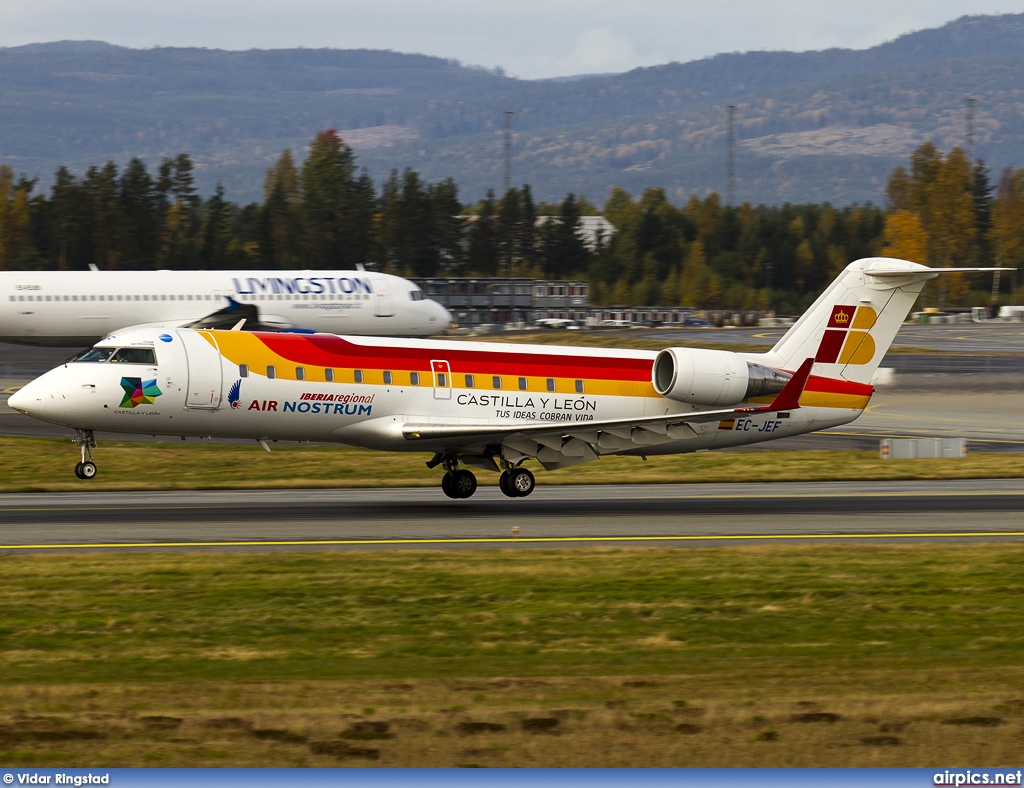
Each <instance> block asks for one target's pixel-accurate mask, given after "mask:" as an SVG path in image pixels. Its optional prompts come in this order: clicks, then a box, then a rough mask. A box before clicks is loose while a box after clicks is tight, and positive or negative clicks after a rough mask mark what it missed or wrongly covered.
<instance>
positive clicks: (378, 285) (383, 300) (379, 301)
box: [371, 278, 395, 317]
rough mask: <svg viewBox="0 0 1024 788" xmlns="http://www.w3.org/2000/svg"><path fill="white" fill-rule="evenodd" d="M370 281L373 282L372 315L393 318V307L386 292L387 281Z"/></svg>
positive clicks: (375, 279)
mask: <svg viewBox="0 0 1024 788" xmlns="http://www.w3.org/2000/svg"><path fill="white" fill-rule="evenodd" d="M371 281H372V282H373V314H374V315H376V316H377V317H393V316H394V314H395V305H394V303H392V298H391V294H390V293H389V292H388V283H387V280H386V279H377V278H374V279H372V280H371Z"/></svg>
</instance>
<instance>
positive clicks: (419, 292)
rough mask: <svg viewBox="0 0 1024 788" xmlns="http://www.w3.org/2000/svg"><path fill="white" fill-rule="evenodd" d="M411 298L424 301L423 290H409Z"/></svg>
mask: <svg viewBox="0 0 1024 788" xmlns="http://www.w3.org/2000/svg"><path fill="white" fill-rule="evenodd" d="M409 298H411V299H412V300H413V301H422V300H423V291H422V290H410V291H409Z"/></svg>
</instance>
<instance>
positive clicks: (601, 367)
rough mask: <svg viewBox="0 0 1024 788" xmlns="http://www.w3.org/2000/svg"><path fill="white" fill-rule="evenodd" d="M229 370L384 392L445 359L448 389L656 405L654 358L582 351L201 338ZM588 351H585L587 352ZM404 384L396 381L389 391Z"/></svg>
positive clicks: (837, 390)
mask: <svg viewBox="0 0 1024 788" xmlns="http://www.w3.org/2000/svg"><path fill="white" fill-rule="evenodd" d="M199 333H200V334H201V335H204V336H205V337H206V338H207V340H208V341H210V343H211V344H216V345H217V346H218V348H219V349H220V352H221V354H222V355H223V356H224V357H225V358H226V359H228V360H229V361H231V362H232V363H233V364H238V365H241V364H247V365H248V366H249V368H250V369H251V370H252V372H253V373H255V374H263V372H264V371H265V369H266V367H267V366H270V365H273V366H275V367H276V373H277V377H278V378H280V379H283V380H296V379H297V377H296V375H295V367H296V366H300V367H304V368H305V369H306V378H305V379H306V380H307V381H308V382H310V383H316V382H324V373H323V371H324V369H334V370H335V371H336V376H335V381H334V382H336V383H352V382H354V381H353V376H352V373H353V371H354V370H356V369H359V370H362V371H363V375H364V377H363V381H364V383H367V384H373V385H383V377H382V376H383V372H384V370H388V371H390V372H392V373H394V374H398V373H404V374H406V375H407V374H408V373H409V372H419V373H421V375H422V376H423V379H422V382H421V385H427V386H429V385H433V380H432V377H431V376H432V374H433V373H432V368H431V362H432V361H434V360H438V359H439V358H440V359H443V360H445V361H447V362H448V363H449V365H450V368H451V372H452V383H453V384H454V385H453V388H456V389H461V388H466V386H464V385H462V384H463V383H464V382H465V379H464V376H465V375H473V376H474V377H475V380H474V386H473V388H476V389H480V390H485V391H486V390H495V387H494V386H493V385H492V380H491V379H492V377H494V376H497V377H501V378H504V381H503V384H502V385H503V388H504V390H508V391H513V390H516V388H515V383H514V379H517V378H519V377H525V378H526V379H527V381H528V390H529V391H535V392H536V391H544V390H546V380H547V379H548V378H553V379H554V380H555V385H556V388H555V393H565V394H574V393H579V392H576V391H575V381H576V380H582V381H583V382H584V392H583V393H585V394H591V395H612V396H623V397H650V398H652V399H660V396H659V395H658V394H657V393H656V392H655V391H654V387H653V385H652V384H651V368H652V366H653V363H654V356H653V354H652V355H651V357H649V358H630V357H622V356H604V355H597V354H595V355H589V354H584V355H581V354H580V353H579V351H580V350H582V349H581V348H566V350H567V351H568V352H567V353H566V354H564V355H563V354H560V353H531V352H529V351H526V350H522V349H520V348H521V346H519V347H517V348H516V349H515V350H514V351H510V350H505V349H499V348H495V349H494V350H489V349H488V350H484V349H480V348H472V349H466V348H460V347H459V343H456V342H452V343H450V345H449V344H448V343H445V344H444V347H443V348H439V347H438V345H437V343H432V344H430V345H429V346H424V347H419V346H416V345H413V344H410V345H407V346H402V345H391V344H389V345H383V346H375V345H369V344H367V345H363V344H359V343H358V342H353V341H351V340H348V339H346V338H344V337H339V336H334V335H332V334H313V335H306V334H266V333H259V332H242V331H217V332H212V331H200V332H199ZM588 350H590V349H588ZM407 383H408V381H407V380H405V381H400V380H397V379H396V380H395V382H394V385H405V384H407ZM873 392H874V388H873V387H872V386H870V385H866V384H863V383H852V382H850V381H847V380H840V379H835V378H824V377H819V376H815V375H812V376H811V377H810V378H808V381H807V386H806V387H805V389H804V393H803V395H802V396H801V397H800V404H801V405H804V406H806V407H819V408H855V409H863V408H865V407H866V406H867V404H868V401H869V400H870V399H871V395H872V393H873ZM772 399H774V397H757V398H755V399H752V400H751V402H755V403H765V404H767V403H770V402H771V401H772Z"/></svg>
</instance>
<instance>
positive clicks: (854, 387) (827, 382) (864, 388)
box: [804, 375, 875, 397]
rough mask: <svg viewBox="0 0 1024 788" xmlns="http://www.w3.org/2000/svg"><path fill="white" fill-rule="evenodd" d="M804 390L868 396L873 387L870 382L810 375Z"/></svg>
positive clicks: (872, 391)
mask: <svg viewBox="0 0 1024 788" xmlns="http://www.w3.org/2000/svg"><path fill="white" fill-rule="evenodd" d="M804 391H814V392H818V393H821V394H857V395H859V396H862V397H863V396H868V397H870V396H871V395H872V394H874V393H875V387H874V386H872V385H871V384H870V383H853V382H851V381H849V380H839V379H837V378H819V377H816V376H815V375H811V376H810V377H809V378H808V379H807V385H806V386H804Z"/></svg>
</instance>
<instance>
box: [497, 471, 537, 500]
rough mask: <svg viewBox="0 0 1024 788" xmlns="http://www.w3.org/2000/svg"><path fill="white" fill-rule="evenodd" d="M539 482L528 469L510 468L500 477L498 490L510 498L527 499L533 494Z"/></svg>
mask: <svg viewBox="0 0 1024 788" xmlns="http://www.w3.org/2000/svg"><path fill="white" fill-rule="evenodd" d="M536 486H537V480H536V479H535V478H533V474H532V473H530V471H529V470H528V469H526V468H514V467H513V468H510V469H508V470H505V471H502V472H501V476H499V477H498V489H499V490H501V491H502V492H503V493H505V495H507V496H508V497H509V498H525V497H526V496H527V495H529V494H530V493H532V492H533V488H534V487H536Z"/></svg>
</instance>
